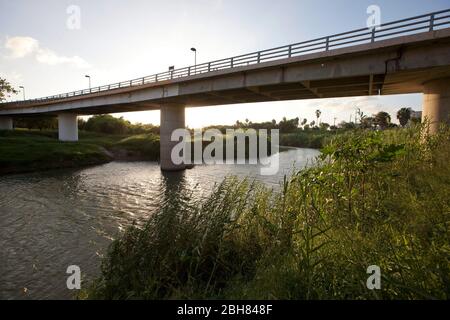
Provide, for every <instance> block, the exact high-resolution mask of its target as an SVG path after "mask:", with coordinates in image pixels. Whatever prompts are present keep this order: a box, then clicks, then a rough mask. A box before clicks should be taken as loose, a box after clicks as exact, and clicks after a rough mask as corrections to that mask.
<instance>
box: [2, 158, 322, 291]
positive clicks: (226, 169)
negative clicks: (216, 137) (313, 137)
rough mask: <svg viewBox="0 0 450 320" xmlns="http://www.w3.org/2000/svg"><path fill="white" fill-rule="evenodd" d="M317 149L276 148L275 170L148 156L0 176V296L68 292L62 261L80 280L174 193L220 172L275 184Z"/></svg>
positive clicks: (203, 186)
mask: <svg viewBox="0 0 450 320" xmlns="http://www.w3.org/2000/svg"><path fill="white" fill-rule="evenodd" d="M318 154H319V151H317V150H314V149H291V150H288V151H285V152H281V153H280V170H279V172H278V174H276V175H272V176H262V175H260V174H259V169H260V168H259V166H258V165H200V166H196V167H194V168H193V169H190V170H186V171H184V172H178V173H162V172H161V170H160V169H159V166H158V164H157V163H154V162H111V163H108V164H105V165H100V166H95V167H90V168H83V169H70V170H68V169H64V170H52V171H46V172H38V173H27V174H17V175H10V176H1V177H0V299H70V298H72V297H73V296H74V292H73V291H70V290H68V289H67V286H66V279H67V277H68V275H67V274H66V269H67V267H68V266H69V265H77V266H79V267H80V269H81V273H82V277H83V279H84V280H85V281H89V280H90V279H92V278H94V277H96V276H98V275H99V272H100V260H101V257H102V255H104V254H105V252H106V250H107V248H108V245H109V244H110V243H111V241H112V240H113V239H114V238H115V237H117V236H118V235H120V234H121V233H122V232H123V230H124V229H125V228H126V227H127V226H128V225H130V224H131V223H133V221H137V222H138V223H139V222H141V223H142V222H143V221H145V219H146V217H148V216H149V215H150V214H151V213H152V212H153V211H154V210H157V209H158V208H159V207H160V205H161V203H162V202H163V201H170V199H171V198H173V197H178V196H179V195H180V193H184V194H186V193H187V192H192V194H193V196H200V195H205V194H208V193H209V192H210V191H211V189H212V187H213V186H214V184H215V183H218V182H220V181H222V179H223V178H224V177H226V176H231V175H234V176H238V177H240V178H244V177H249V178H250V179H256V180H258V181H261V182H264V183H265V184H267V185H268V186H270V187H273V188H278V187H279V182H280V181H282V180H283V176H284V175H289V174H290V173H292V171H293V169H294V168H296V169H301V168H304V167H305V166H308V165H312V164H313V160H314V158H315V157H316V156H317V155H318Z"/></svg>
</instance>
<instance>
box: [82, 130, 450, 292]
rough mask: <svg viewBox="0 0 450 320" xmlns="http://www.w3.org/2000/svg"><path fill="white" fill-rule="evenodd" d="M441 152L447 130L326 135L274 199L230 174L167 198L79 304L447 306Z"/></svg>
mask: <svg viewBox="0 0 450 320" xmlns="http://www.w3.org/2000/svg"><path fill="white" fill-rule="evenodd" d="M449 156H450V131H449V129H448V128H442V130H441V132H440V133H439V134H438V135H436V136H434V137H432V138H429V139H427V140H426V141H423V139H422V132H421V130H420V129H406V130H396V131H390V132H384V133H380V132H366V131H359V132H355V133H349V134H345V135H342V136H337V137H336V138H335V139H333V140H331V141H330V142H329V144H328V145H327V147H326V148H324V150H323V155H322V159H321V163H320V165H319V166H317V167H315V168H310V169H305V170H302V171H299V172H297V173H296V174H295V175H294V176H293V177H292V178H291V179H289V180H287V179H285V181H283V182H282V185H281V189H280V191H273V190H271V189H268V188H266V187H265V186H263V185H261V184H259V183H252V182H249V181H247V180H238V179H236V178H229V179H226V180H225V181H223V183H221V184H220V185H218V186H217V187H216V188H215V190H213V191H212V193H211V194H210V195H209V196H208V197H207V198H205V199H200V200H191V199H195V197H190V195H186V197H185V198H181V199H178V201H170V202H168V203H167V204H166V205H165V206H164V207H163V208H162V209H161V210H160V211H159V212H158V213H156V214H154V215H153V216H152V217H151V218H150V219H149V220H148V222H147V223H146V224H145V226H143V227H138V226H133V227H130V228H129V229H128V230H127V231H126V232H125V234H124V235H123V236H122V237H121V238H119V239H117V240H115V241H114V242H113V243H112V245H111V247H110V248H109V251H108V254H107V256H106V258H105V259H104V260H103V263H102V274H101V276H100V278H99V279H97V280H96V281H94V283H92V284H90V286H89V288H88V289H86V290H84V291H83V292H82V293H81V294H80V297H81V298H90V299H141V298H143V299H172V298H187V299H200V298H225V299H229V298H238V299H249V298H251V299H432V298H437V299H448V298H449V297H450V233H449V227H450V187H449V186H450V167H449V166H448V159H449ZM370 265H378V266H380V268H381V273H382V288H381V290H368V289H367V287H366V280H367V278H368V276H369V275H368V274H367V273H366V270H367V267H368V266H370Z"/></svg>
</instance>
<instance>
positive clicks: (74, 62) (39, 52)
mask: <svg viewBox="0 0 450 320" xmlns="http://www.w3.org/2000/svg"><path fill="white" fill-rule="evenodd" d="M5 48H6V49H8V50H9V52H10V55H9V56H8V57H9V58H13V59H17V58H23V57H25V56H28V55H30V54H34V58H35V59H36V61H37V62H39V63H43V64H48V65H52V66H54V65H60V64H68V65H71V66H73V67H75V68H79V69H83V68H89V67H90V65H89V64H88V63H87V62H86V61H85V60H84V59H83V58H81V57H79V56H72V57H66V56H63V55H58V54H57V53H56V52H54V51H53V50H51V49H48V48H42V47H40V45H39V41H38V40H36V39H34V38H31V37H12V38H7V39H6V43H5Z"/></svg>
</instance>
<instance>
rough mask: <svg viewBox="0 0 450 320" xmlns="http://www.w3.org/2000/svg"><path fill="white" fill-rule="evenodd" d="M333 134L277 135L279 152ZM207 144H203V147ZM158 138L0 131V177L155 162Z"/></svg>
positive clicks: (309, 144)
mask: <svg viewBox="0 0 450 320" xmlns="http://www.w3.org/2000/svg"><path fill="white" fill-rule="evenodd" d="M332 134H333V133H331V132H330V133H327V132H325V133H320V132H318V133H315V132H312V131H311V132H310V133H299V134H297V133H290V134H281V135H280V144H281V146H280V150H281V151H284V150H286V149H287V148H289V147H294V148H313V149H319V148H321V147H322V146H323V145H324V141H325V139H327V138H328V137H330V136H332ZM206 145H207V144H206V143H204V146H203V147H205V146H206ZM158 159H159V136H158V135H156V134H153V133H146V134H137V135H130V134H128V135H117V134H104V133H96V132H87V131H80V132H79V141H78V142H61V141H58V133H57V131H55V130H42V131H40V130H28V129H16V130H14V131H0V175H4V174H14V173H23V172H35V171H44V170H51V169H61V168H77V167H86V166H92V165H99V164H104V163H108V162H110V161H113V160H119V161H158Z"/></svg>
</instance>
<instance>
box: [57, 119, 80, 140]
mask: <svg viewBox="0 0 450 320" xmlns="http://www.w3.org/2000/svg"><path fill="white" fill-rule="evenodd" d="M58 137H59V140H60V141H78V119H77V115H76V114H73V113H60V114H59V115H58Z"/></svg>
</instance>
